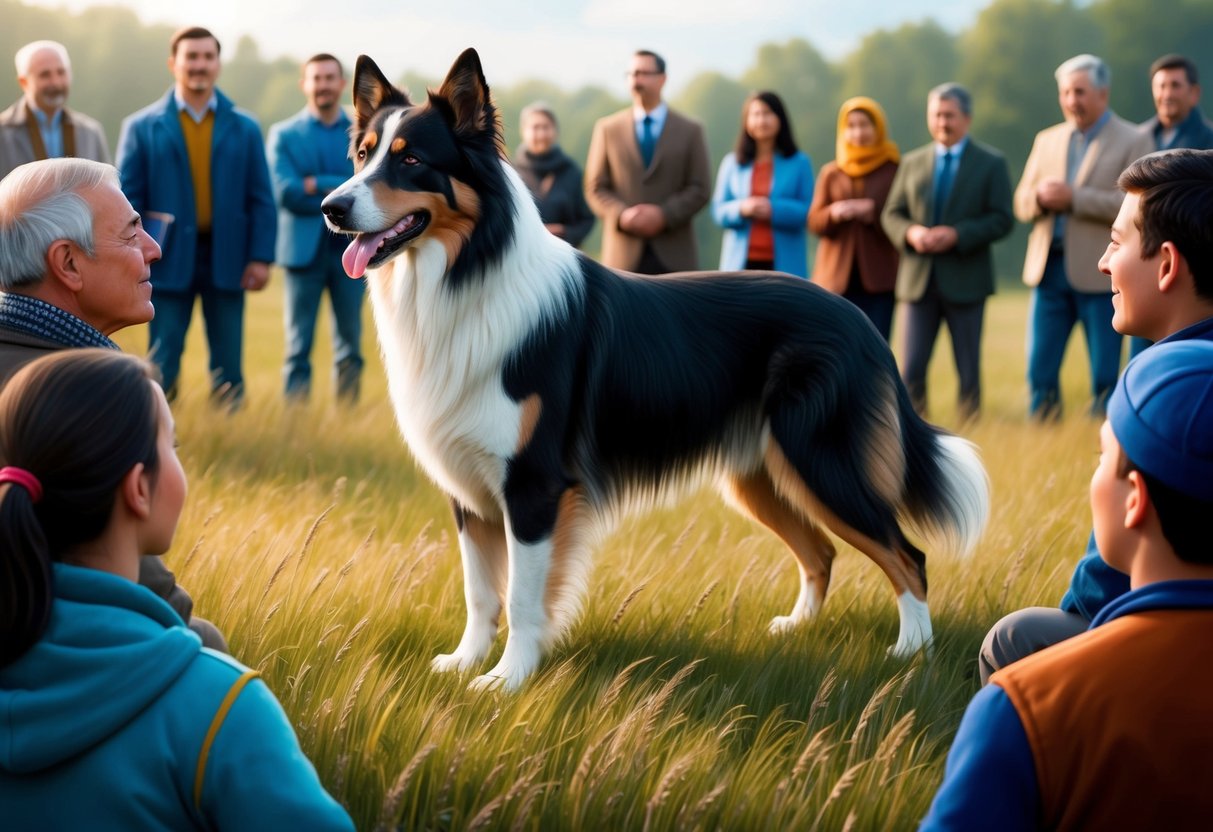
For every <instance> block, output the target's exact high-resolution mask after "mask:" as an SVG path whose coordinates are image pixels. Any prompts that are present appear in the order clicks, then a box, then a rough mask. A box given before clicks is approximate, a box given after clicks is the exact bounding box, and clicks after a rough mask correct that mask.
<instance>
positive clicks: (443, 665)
mask: <svg viewBox="0 0 1213 832" xmlns="http://www.w3.org/2000/svg"><path fill="white" fill-rule="evenodd" d="M452 507H453V508H454V511H455V523H456V525H457V527H458V529H459V554H460V558H461V560H462V561H463V599H464V603H465V604H466V605H467V624H466V626H465V627H464V629H463V638H461V639H460V640H459V646H458V647H456V648H455V652H453V653H443V654H441V655H438V656H435V657H434V661H433V662H432V664H431V667H432V668H433V669H434V670H436V671H439V672H445V671H451V670H455V671H465V670H469V669H471V668H472V666H473V665H476V664H479V663H480V662H482V661H484V659H485V657H486V656H487V655H488V654H489V650H490V649H491V648H492V646H493V639H494V638H495V637H496V636H497V625H498V623H499V621H500V620H501V604H502V600H503V598H504V596H505V586H506V557H507V555H506V535H505V524H504V520H502V519H500V518H499V519H497V520H496V521H488V520H483V519H481V518H480V517H477V516H476V515H474V514H472V513H471V512H469V511H467V510H466V509H464V508H463V507H462V506H460V505H459V504H458V503H455V502H454V501H452Z"/></svg>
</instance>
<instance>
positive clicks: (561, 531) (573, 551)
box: [543, 486, 589, 630]
mask: <svg viewBox="0 0 1213 832" xmlns="http://www.w3.org/2000/svg"><path fill="white" fill-rule="evenodd" d="M588 509H589V504H588V503H587V502H586V499H585V494H584V493H583V492H582V489H581V487H580V486H574V487H572V488H570V489H568V490H566V491H565V492H564V494H563V495H562V496H561V497H560V503H559V504H558V505H557V507H556V526H555V529H554V530H553V531H552V561H551V564H550V566H549V568H548V579H547V587H546V589H545V591H544V596H543V605H544V609H545V610H546V611H547V614H548V618H549V620H552V621H558V619H559V617H560V612H561V609H560V608H563V609H565V610H567V609H568V608H570V607H572V606H575V605H576V602H577V600H578V598H577V587H573V586H570V585H569V584H570V579H571V578H572V577H573V574H574V570H575V569H577V567H578V566H579V564H578V563H576V562H575V560H574V559H575V557H576V556H577V551H578V549H579V548H580V547H582V546H584V545H585V544H586V540H585V533H586V528H585V526H586V521H587V520H588V519H589V511H588ZM558 629H559V627H557V630H558Z"/></svg>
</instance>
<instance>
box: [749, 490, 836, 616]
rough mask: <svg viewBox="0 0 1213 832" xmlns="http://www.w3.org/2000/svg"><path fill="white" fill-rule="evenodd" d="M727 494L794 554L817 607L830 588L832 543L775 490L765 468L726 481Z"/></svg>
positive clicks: (809, 519) (814, 524) (817, 607)
mask: <svg viewBox="0 0 1213 832" xmlns="http://www.w3.org/2000/svg"><path fill="white" fill-rule="evenodd" d="M728 488H729V493H730V496H731V497H732V499H733V501H734V503H736V505H737V506H738V508H740V509H742V510H743V511H744V512H745V513H746V514H748V515H749V516H750V517H752V518H753V519H754V520H757V521H758V522H759V523H762V524H763V525H764V526H766V527H767V528H768V529H770V530H771V531H773V532H775V534H777V535H779V537H780V538H781V539H782V540H783V542H784V543H786V544H787V545H788V548H789V549H791V550H792V554H793V555H795V556H796V564H797V565H798V566H799V567H800V573H801V575H802V576H803V578H804V580H805V581H806V582H807V583H809V584H810V585H812V587H813V593H814V595H816V603H815V604H813V605H812V607H813V609H814V610H816V609H820V608H821V604H822V603H823V602H824V601H825V597H826V592H828V591H829V588H830V567H831V566H832V565H833V563H834V554H835V549H834V544H833V542H831V540H830V539H829V538H828V537H826V535H825V532H823V531H822V530H821V527H820V526H818V525H817V524H816V523H815V522H813V520H812V519H811V518H809V517H808V516H806V515H805V514H804V513H803V512H801V511H798V510H796V509H795V508H793V507H792V506H791V505H789V504H788V502H787V501H786V500H784V498H782V497H780V496H779V494H778V493H776V491H775V484H774V483H773V482H772V481H771V476H770V474H768V473H767V472H766V471H758V472H756V473H753V474H749V475H747V476H743V477H734V478H732V479H731V480H729V482H728Z"/></svg>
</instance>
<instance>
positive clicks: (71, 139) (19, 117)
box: [0, 40, 110, 179]
mask: <svg viewBox="0 0 1213 832" xmlns="http://www.w3.org/2000/svg"><path fill="white" fill-rule="evenodd" d="M15 63H16V64H17V83H18V84H20V85H21V92H22V95H21V98H20V99H18V100H17V102H16V103H15V104H13V105H12V106H11V107H9V108H8V109H7V110H5V111H4V112H0V179H3V178H4V177H5V176H6V175H8V172H9V171H11V170H12V169H13V168H15V167H17V166H18V165H24V164H25V163H26V162H33V161H37V160H39V159H57V158H60V157H64V156H73V157H76V158H79V159H92V160H93V161H95V162H107V163H108V162H109V160H110V151H109V145H108V144H107V143H106V141H105V131H104V130H103V129H102V128H101V124H100V123H99V122H98V121H97V120H96V119H92V118H89V117H88V116H86V115H84V113H78V112H76V111H75V110H69V109H68V108H67V106H66V105H67V96H68V92H69V91H70V90H71V85H72V62H71V59H70V58H69V57H68V54H67V49H66V48H65V47H64V46H63V44H61V43H56V42H55V41H53V40H36V41H34V42H33V43H27V44H26V45H25V46H23V47H21V48H20V49H18V50H17V55H16V58H15Z"/></svg>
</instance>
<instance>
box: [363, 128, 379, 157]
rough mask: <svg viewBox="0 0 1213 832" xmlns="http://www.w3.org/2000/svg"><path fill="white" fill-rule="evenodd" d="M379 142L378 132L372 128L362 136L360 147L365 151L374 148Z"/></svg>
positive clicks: (368, 151)
mask: <svg viewBox="0 0 1213 832" xmlns="http://www.w3.org/2000/svg"><path fill="white" fill-rule="evenodd" d="M377 144H379V134H378V133H376V132H375V131H374V130H372V131H371V132H369V133H367V134H366V135H365V136H363V137H362V147H363V149H364V150H366V152H367V153H370V152H371V151H372V150H374V149H375V145H377Z"/></svg>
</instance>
